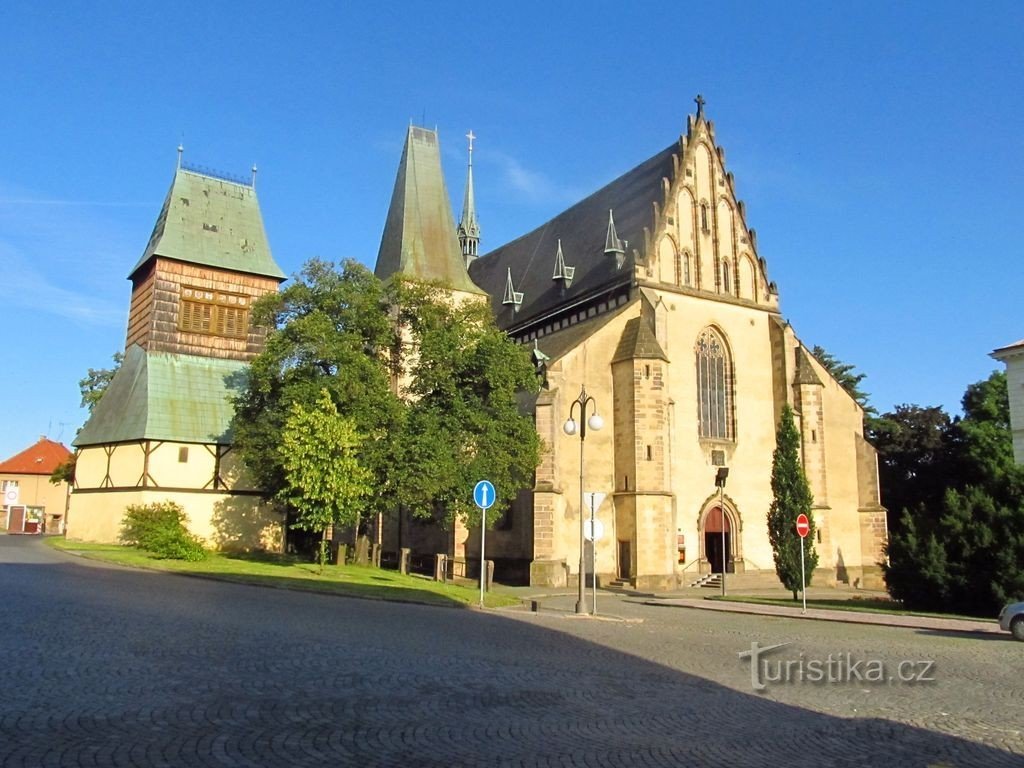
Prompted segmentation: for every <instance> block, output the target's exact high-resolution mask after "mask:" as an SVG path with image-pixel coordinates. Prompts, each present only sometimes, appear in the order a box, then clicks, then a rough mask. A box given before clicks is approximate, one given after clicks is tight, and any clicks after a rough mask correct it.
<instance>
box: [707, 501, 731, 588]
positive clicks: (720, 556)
mask: <svg viewBox="0 0 1024 768" xmlns="http://www.w3.org/2000/svg"><path fill="white" fill-rule="evenodd" d="M723 525H724V526H725V536H724V537H723V536H722V526H723ZM723 538H724V539H725V542H724V544H725V546H724V548H723V541H722V539H723ZM732 546H733V542H732V525H731V524H730V521H729V517H728V515H726V516H725V519H724V520H723V518H722V510H721V509H719V508H718V507H715V508H714V509H712V510H711V511H710V512H708V514H707V517H705V518H704V557H705V558H706V559H707V561H708V564H709V565H710V566H711V572H712V573H722V571H723V570H724V569H725V568H726V567H727V568H728V572H729V573H732V571H733V567H732V556H731V553H732Z"/></svg>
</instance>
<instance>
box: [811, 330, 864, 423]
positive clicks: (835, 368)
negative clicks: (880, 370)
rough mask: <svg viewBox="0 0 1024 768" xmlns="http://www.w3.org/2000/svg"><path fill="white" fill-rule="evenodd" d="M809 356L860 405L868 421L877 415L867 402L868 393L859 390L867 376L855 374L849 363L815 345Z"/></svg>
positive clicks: (854, 368) (853, 367)
mask: <svg viewBox="0 0 1024 768" xmlns="http://www.w3.org/2000/svg"><path fill="white" fill-rule="evenodd" d="M811 354H812V355H814V356H815V357H816V358H817V359H818V362H819V363H821V364H822V365H823V366H825V370H827V371H828V372H829V373H830V374H832V378H834V379H835V380H836V381H838V382H839V384H840V385H841V386H842V388H843V389H845V390H846V391H847V392H848V393H849V394H850V397H852V398H853V399H854V400H856V401H857V402H858V403H859V404H860V406H861V408H863V409H864V414H865V415H866V416H867V417H869V419H870V417H873V416H876V415H877V414H878V411H877V410H875V407H874V406H873V405H871V404H870V403H869V402H868V397H869V395H868V393H867V392H865V391H864V390H862V389H861V388H860V383H861V382H862V381H864V378H865V376H866V375H867V374H864V373H856V370H857V368H856V366H854V365H852V364H851V363H844V362H843V361H842V360H840V359H838V358H837V357H835V356H834V355H832V354H831V353H830V352H828V351H826V350H825V348H824V347H820V346H818V345H817V344H816V345H815V346H814V348H813V349H812V350H811Z"/></svg>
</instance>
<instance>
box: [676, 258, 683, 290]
mask: <svg viewBox="0 0 1024 768" xmlns="http://www.w3.org/2000/svg"><path fill="white" fill-rule="evenodd" d="M675 284H676V285H682V284H683V260H682V256H680V255H679V254H678V253H677V254H676V255H675Z"/></svg>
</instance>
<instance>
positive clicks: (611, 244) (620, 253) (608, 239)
mask: <svg viewBox="0 0 1024 768" xmlns="http://www.w3.org/2000/svg"><path fill="white" fill-rule="evenodd" d="M625 254H626V249H625V247H624V246H623V243H622V241H621V240H619V235H618V233H617V232H616V231H615V217H614V216H613V215H612V212H611V210H610V209H609V211H608V233H607V234H606V235H605V238H604V255H605V256H614V257H615V265H616V267H617V268H620V269H621V267H622V263H623V260H624V257H625Z"/></svg>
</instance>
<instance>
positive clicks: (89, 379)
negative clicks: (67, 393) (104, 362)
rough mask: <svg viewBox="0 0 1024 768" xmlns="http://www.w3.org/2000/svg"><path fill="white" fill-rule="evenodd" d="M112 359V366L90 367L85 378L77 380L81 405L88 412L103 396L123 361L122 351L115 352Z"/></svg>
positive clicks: (90, 411)
mask: <svg viewBox="0 0 1024 768" xmlns="http://www.w3.org/2000/svg"><path fill="white" fill-rule="evenodd" d="M113 360H114V367H113V368H90V369H89V372H88V373H87V374H86V375H85V378H84V379H79V381H78V389H79V390H80V391H81V393H82V407H83V408H88V409H89V413H92V410H93V408H95V407H96V403H98V402H99V401H100V399H101V398H102V397H103V395H104V393H105V392H106V391H107V387H109V386H110V382H111V381H112V380H113V378H114V374H115V373H117V371H118V369H119V368H120V367H121V363H122V362H124V353H123V352H115V353H114V357H113Z"/></svg>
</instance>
